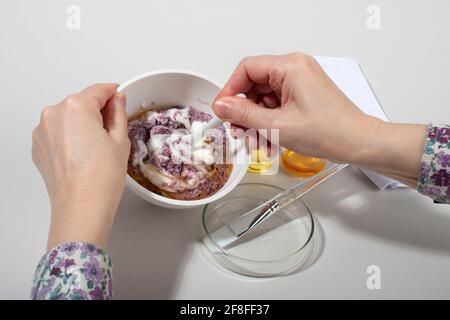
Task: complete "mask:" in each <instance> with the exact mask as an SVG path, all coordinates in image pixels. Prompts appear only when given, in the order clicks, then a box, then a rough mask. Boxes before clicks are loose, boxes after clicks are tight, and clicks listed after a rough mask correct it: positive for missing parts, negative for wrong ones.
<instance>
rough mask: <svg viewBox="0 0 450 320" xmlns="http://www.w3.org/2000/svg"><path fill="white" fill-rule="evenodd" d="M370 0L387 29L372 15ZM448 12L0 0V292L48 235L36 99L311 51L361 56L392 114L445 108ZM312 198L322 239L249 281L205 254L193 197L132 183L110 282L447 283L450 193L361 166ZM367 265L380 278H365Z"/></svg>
mask: <svg viewBox="0 0 450 320" xmlns="http://www.w3.org/2000/svg"><path fill="white" fill-rule="evenodd" d="M70 4H77V5H79V6H80V8H81V10H82V24H81V30H79V31H69V30H68V29H67V28H66V18H67V15H66V8H67V6H68V5H70ZM371 4H376V5H379V7H380V9H381V29H380V30H369V29H368V28H367V27H366V18H367V14H366V9H367V7H368V6H369V5H371ZM449 12H450V2H449V1H448V0H434V1H426V0H414V1H412V0H395V1H393V0H391V1H387V0H383V1H382V0H376V1H372V0H370V1H366V0H342V1H332V0H329V1H325V0H320V1H318V0H315V1H287V0H280V1H261V0H259V1H257V0H251V1H249V0H247V1H237V0H229V1H218V0H195V1H167V0H164V1H162V0H160V1H125V0H121V1H111V0H102V1H100V0H95V1H92V0H91V1H87V0H70V1H66V0H53V1H51V0H40V1H31V0H28V1H25V0H0V87H1V94H0V115H1V118H0V119H1V123H2V124H1V126H0V146H1V153H0V154H1V156H0V167H1V168H2V169H1V179H0V194H1V201H0V218H1V221H0V298H3V299H5V298H6V299H9V298H28V296H29V289H30V284H31V278H32V275H33V271H34V268H35V266H36V263H37V261H38V259H39V258H40V257H41V255H42V254H43V253H44V250H45V243H46V237H47V230H48V223H49V204H48V199H47V195H46V192H45V188H44V184H43V183H42V181H41V179H40V176H39V174H38V172H37V170H36V169H35V168H34V167H33V165H32V162H31V156H30V150H31V131H32V129H33V128H34V126H35V125H36V124H37V122H38V119H39V114H40V111H41V109H42V108H43V107H44V106H46V105H49V104H53V103H56V102H57V101H59V100H61V99H62V98H63V97H64V96H65V95H67V94H69V93H71V92H74V91H77V90H79V89H81V88H82V87H84V86H86V85H88V84H90V83H93V82H123V81H125V80H127V79H128V78H130V77H132V76H135V75H137V74H139V73H142V72H144V71H148V70H152V69H155V68H162V67H181V68H188V69H193V70H197V71H200V72H202V73H205V74H208V75H210V76H211V77H214V78H216V79H218V80H219V81H222V82H224V81H225V80H226V79H227V77H228V76H229V74H230V73H231V71H232V70H233V68H234V67H235V65H236V64H237V63H238V61H239V60H240V59H241V58H242V57H244V56H247V55H257V54H263V53H286V52H291V51H304V52H309V53H313V54H317V55H325V56H349V57H353V58H356V59H358V60H359V61H360V62H361V64H362V66H363V68H364V71H365V73H366V75H367V77H368V79H369V81H370V82H371V84H372V86H373V88H374V90H375V92H376V94H377V96H378V98H379V99H380V101H381V104H382V105H383V108H384V110H385V111H386V112H387V113H388V115H389V116H390V118H391V119H392V120H393V121H400V122H422V123H425V122H429V121H436V122H446V123H449V122H450V107H449V104H450V90H449V88H450V59H449V57H450V37H449V34H448V33H449V30H450V19H449V17H448V13H449ZM246 179H247V180H248V181H249V180H260V181H264V182H267V183H273V184H275V185H279V186H283V187H287V186H288V185H290V184H293V183H294V182H295V181H296V180H295V179H294V178H291V177H288V176H286V175H285V174H283V173H280V174H279V175H277V176H273V177H258V176H248V177H247V178H246ZM305 200H306V202H307V204H308V205H309V206H310V208H311V209H312V210H313V213H314V216H315V218H316V221H317V222H318V224H319V225H320V233H318V235H320V238H321V243H322V245H321V250H320V252H319V253H320V254H319V255H318V257H317V258H316V259H315V261H314V263H312V264H311V265H310V266H309V267H308V268H307V269H306V270H302V271H300V272H297V273H294V274H292V275H289V276H286V277H282V278H276V279H269V280H257V279H250V278H245V277H242V276H238V275H234V274H232V273H230V272H228V271H225V270H223V269H222V268H220V267H218V266H217V265H216V264H215V262H214V261H212V260H211V258H210V257H209V256H208V255H207V254H206V253H205V250H204V248H203V247H202V245H201V244H200V243H199V242H198V239H199V237H200V234H201V225H200V210H190V211H185V212H173V211H171V210H168V209H161V208H158V207H155V206H152V205H150V204H147V203H145V202H143V201H141V200H140V199H138V198H137V197H136V196H135V195H133V194H132V193H130V192H129V191H126V192H125V194H124V196H123V199H122V202H121V205H120V209H119V213H118V218H117V221H116V223H115V225H114V229H113V233H112V238H111V244H110V248H109V252H110V254H111V255H112V258H113V261H114V263H115V288H116V297H117V298H223V299H231V298H238V299H240V298H257V299H259V298H268V299H270V298H276V299H277V298H289V299H290V298H295V299H299V298H374V299H379V298H388V299H389V298H450V277H449V270H450V207H448V206H445V205H435V204H433V203H432V202H431V201H430V200H429V199H427V198H425V197H423V196H421V195H419V194H417V193H416V192H414V191H412V190H397V191H392V190H391V191H384V192H381V191H378V190H377V189H376V188H375V187H374V186H373V185H372V184H371V182H370V181H369V180H368V179H367V178H366V177H365V176H364V175H362V174H361V173H360V172H359V171H358V170H357V169H355V168H347V169H345V170H344V171H342V172H340V173H339V174H338V175H337V176H335V177H334V178H333V179H332V180H330V181H328V182H327V183H326V184H324V185H321V186H320V187H319V188H317V189H316V190H315V191H314V192H313V193H310V194H308V195H307V196H306V197H305ZM372 264H375V265H378V266H379V267H380V268H381V287H382V288H381V289H380V290H368V289H367V287H366V279H367V276H368V275H367V274H366V268H367V267H368V266H369V265H372Z"/></svg>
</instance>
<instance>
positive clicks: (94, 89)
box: [79, 83, 119, 111]
mask: <svg viewBox="0 0 450 320" xmlns="http://www.w3.org/2000/svg"><path fill="white" fill-rule="evenodd" d="M118 86H119V85H118V84H115V83H98V84H94V85H91V86H89V87H87V88H85V89H83V90H82V91H81V92H80V93H79V95H80V97H81V98H83V99H86V100H91V102H89V103H87V104H88V105H90V106H92V107H95V108H97V110H98V111H100V110H102V109H103V107H104V106H105V105H106V103H107V102H108V100H109V99H110V98H111V97H112V96H113V95H114V93H115V92H116V90H117V87H118Z"/></svg>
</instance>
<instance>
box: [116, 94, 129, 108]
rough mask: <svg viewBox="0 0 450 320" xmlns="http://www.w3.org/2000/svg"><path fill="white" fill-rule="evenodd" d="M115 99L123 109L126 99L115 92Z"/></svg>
mask: <svg viewBox="0 0 450 320" xmlns="http://www.w3.org/2000/svg"><path fill="white" fill-rule="evenodd" d="M116 98H117V101H118V102H119V104H120V105H121V106H122V107H124V108H125V105H126V103H127V97H126V96H125V95H124V94H123V93H122V92H117V93H116Z"/></svg>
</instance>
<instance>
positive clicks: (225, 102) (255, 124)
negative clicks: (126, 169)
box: [213, 97, 276, 129]
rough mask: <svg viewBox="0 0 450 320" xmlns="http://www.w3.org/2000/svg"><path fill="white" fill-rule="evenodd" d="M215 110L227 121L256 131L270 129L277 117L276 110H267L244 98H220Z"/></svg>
mask: <svg viewBox="0 0 450 320" xmlns="http://www.w3.org/2000/svg"><path fill="white" fill-rule="evenodd" d="M213 110H214V112H215V113H216V115H217V116H218V117H219V118H221V119H223V120H225V121H229V122H231V123H233V124H236V125H239V126H242V127H246V128H254V129H262V128H267V129H270V128H271V127H270V124H271V123H272V120H273V119H274V118H275V116H276V114H275V113H276V109H269V108H265V107H263V106H260V105H258V104H256V103H254V102H253V101H251V100H249V99H246V98H242V97H224V98H220V99H218V100H217V101H216V102H215V103H214V105H213Z"/></svg>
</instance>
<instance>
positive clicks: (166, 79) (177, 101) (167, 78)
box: [117, 69, 248, 209]
mask: <svg viewBox="0 0 450 320" xmlns="http://www.w3.org/2000/svg"><path fill="white" fill-rule="evenodd" d="M220 88H221V86H219V85H218V84H217V82H216V81H214V80H212V79H210V78H209V77H207V76H205V75H202V74H200V73H198V72H194V71H189V70H181V69H162V70H155V71H151V72H147V73H144V74H141V75H139V76H137V77H134V78H132V79H131V80H128V81H127V82H125V83H124V84H122V85H121V86H120V87H119V88H118V89H117V90H118V91H119V92H122V93H124V94H125V95H126V96H127V106H126V110H127V113H128V115H131V114H134V113H135V112H137V111H139V110H140V109H142V107H148V108H149V109H152V108H154V109H155V110H157V109H161V108H167V107H171V106H189V105H190V106H193V107H195V108H197V109H199V110H201V111H204V112H207V113H209V114H211V115H213V116H215V115H214V112H213V110H212V108H211V104H212V102H213V100H214V98H215V97H216V95H217V94H218V93H219V90H220ZM234 158H235V159H240V160H239V163H233V170H232V172H231V175H230V177H229V178H228V180H227V182H226V183H225V185H224V186H223V187H222V188H221V189H220V190H219V191H217V192H216V193H214V194H213V195H211V196H209V197H207V198H204V199H200V200H175V199H170V198H167V197H163V196H161V195H159V194H156V193H154V192H151V191H149V190H147V189H145V188H144V187H142V186H141V185H140V184H139V183H137V182H136V181H135V180H134V179H133V178H132V177H130V176H129V175H128V176H127V180H126V185H127V186H128V188H130V189H131V191H133V192H134V193H135V194H137V195H138V196H139V197H141V198H142V199H144V200H146V201H148V202H151V203H153V204H156V205H158V206H161V207H166V208H173V209H187V208H193V207H199V206H203V205H206V204H208V203H211V202H213V201H215V200H217V199H220V198H222V197H223V196H225V195H226V194H227V193H229V192H230V191H231V190H233V189H234V187H236V186H237V185H238V184H239V182H240V181H241V180H242V178H243V177H244V175H245V173H246V171H247V165H248V157H247V154H246V150H245V148H244V147H242V146H240V147H238V148H237V151H236V154H235V156H234Z"/></svg>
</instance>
